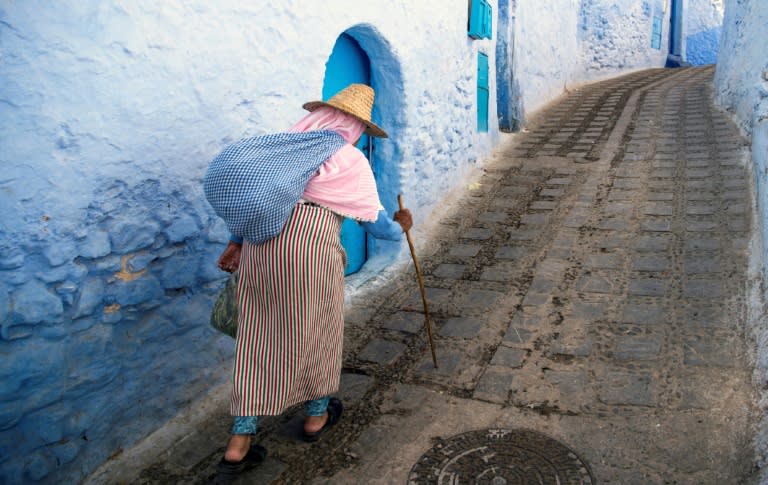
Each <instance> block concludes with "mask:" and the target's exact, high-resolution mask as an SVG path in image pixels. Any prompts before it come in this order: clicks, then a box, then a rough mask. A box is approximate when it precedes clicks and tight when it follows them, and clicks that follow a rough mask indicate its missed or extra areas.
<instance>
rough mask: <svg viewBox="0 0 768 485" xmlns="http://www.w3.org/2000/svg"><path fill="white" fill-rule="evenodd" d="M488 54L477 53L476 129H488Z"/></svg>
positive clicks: (483, 130) (484, 130) (481, 130)
mask: <svg viewBox="0 0 768 485" xmlns="http://www.w3.org/2000/svg"><path fill="white" fill-rule="evenodd" d="M489 93H490V89H489V88H488V56H487V55H485V54H483V53H482V52H478V54H477V131H480V132H487V131H488V101H489Z"/></svg>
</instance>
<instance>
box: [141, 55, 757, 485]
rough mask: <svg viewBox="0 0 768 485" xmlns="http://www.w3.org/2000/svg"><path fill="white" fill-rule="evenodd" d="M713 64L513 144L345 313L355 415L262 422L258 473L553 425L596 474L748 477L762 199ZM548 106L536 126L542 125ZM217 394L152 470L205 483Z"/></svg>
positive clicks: (147, 477) (345, 471)
mask: <svg viewBox="0 0 768 485" xmlns="http://www.w3.org/2000/svg"><path fill="white" fill-rule="evenodd" d="M712 74H713V69H712V68H704V69H699V68H697V69H692V68H690V69H678V70H664V69H656V70H648V71H642V72H637V73H633V74H630V75H628V76H623V77H620V78H615V79H611V80H608V81H604V82H600V83H595V84H592V85H589V86H586V87H584V88H582V89H579V90H576V91H574V92H572V93H570V94H569V95H567V96H565V97H563V98H562V99H560V100H558V102H556V103H554V104H553V105H552V106H550V107H549V108H547V109H546V110H544V111H543V112H542V113H540V115H539V117H538V118H537V120H534V122H533V123H532V125H531V127H529V128H528V130H527V132H524V133H520V134H518V135H515V136H514V137H513V140H512V141H510V143H508V144H506V145H504V146H502V147H501V148H500V149H499V151H498V153H497V154H496V156H495V157H494V160H493V161H492V162H491V163H490V164H489V165H488V166H487V167H486V170H485V173H484V175H483V177H482V179H481V180H480V181H479V182H480V184H479V185H475V186H473V187H475V188H474V190H469V191H468V192H467V194H466V196H465V197H463V198H462V199H461V201H460V202H459V203H458V204H457V207H456V210H455V211H454V212H452V213H451V214H450V215H449V216H447V217H446V218H445V219H444V220H442V221H441V222H440V229H439V231H438V232H439V233H438V234H437V235H436V236H435V239H434V241H433V242H432V244H434V245H435V247H436V248H437V249H435V250H434V251H432V252H431V253H430V255H429V257H427V258H426V259H424V260H423V261H420V262H421V266H422V270H423V272H424V273H425V278H426V285H427V295H428V300H429V304H430V310H431V313H432V321H433V323H434V326H435V340H436V344H437V356H438V363H439V367H438V368H437V369H435V368H433V366H432V361H431V354H430V352H429V349H428V347H427V340H426V338H425V335H424V330H423V314H422V313H421V311H422V303H421V298H420V296H419V293H418V290H417V287H416V284H415V281H414V274H413V272H412V271H411V272H409V273H408V274H404V275H402V276H401V277H399V278H398V279H397V281H394V282H393V283H392V284H391V285H388V286H386V287H385V288H384V289H383V290H381V291H378V292H376V294H372V295H368V296H367V297H366V299H365V301H355V302H354V305H353V306H352V307H350V308H348V311H347V319H346V320H347V323H346V329H345V346H346V347H345V362H344V368H345V372H344V374H343V376H342V388H341V390H340V395H341V396H342V398H343V399H344V400H345V402H346V404H347V410H346V414H345V417H344V419H343V420H342V421H341V422H340V423H339V424H338V425H337V426H336V427H335V428H334V429H333V430H332V431H331V432H330V433H328V434H327V435H326V436H324V437H323V439H322V440H321V441H320V442H319V443H316V444H313V445H308V444H305V443H301V442H299V441H297V439H296V437H297V434H298V430H299V428H300V426H301V419H302V418H301V415H300V413H299V412H298V410H293V411H292V412H289V413H287V414H286V415H285V416H283V417H279V418H269V419H265V420H264V425H263V427H262V430H261V431H260V433H259V436H258V439H259V441H260V442H262V444H264V445H265V446H267V448H268V449H269V450H270V457H269V459H268V460H267V462H266V463H265V464H264V465H263V466H261V467H259V468H257V469H255V470H253V471H250V472H248V473H247V474H245V475H244V476H243V477H242V479H241V480H240V481H239V482H240V483H316V484H324V483H328V484H335V483H382V484H384V483H399V484H402V483H408V479H409V472H410V470H411V467H413V465H414V464H415V463H416V462H417V460H418V459H419V457H420V456H421V455H422V454H424V453H426V452H427V451H428V450H429V449H430V448H431V447H432V444H433V442H434V441H433V440H435V439H437V438H447V437H450V436H452V435H455V434H458V433H461V432H467V431H472V430H476V429H483V428H525V429H531V430H536V431H538V432H541V433H543V434H546V435H548V436H551V437H553V438H555V439H557V440H559V441H560V442H562V443H564V444H565V445H567V446H568V447H569V448H571V449H572V450H574V451H576V453H578V454H579V456H580V457H581V458H582V459H583V461H585V462H586V463H588V464H589V466H590V467H591V471H592V473H593V475H594V477H595V480H596V483H611V484H656V483H658V484H662V483H679V484H684V483H685V484H687V483H691V484H693V483H696V484H709V483H711V484H716V483H717V484H723V483H734V484H736V483H749V480H750V476H751V474H752V473H753V472H754V464H753V463H754V459H753V458H754V457H753V452H752V443H751V440H752V437H753V435H754V425H755V423H756V412H757V411H756V406H755V401H756V395H755V393H754V389H753V388H752V384H751V381H750V372H751V371H750V368H749V364H748V359H747V356H748V354H749V351H750V350H749V349H750V346H751V344H750V343H749V342H747V341H746V339H745V337H744V333H745V332H744V319H745V304H746V302H745V295H746V288H745V285H746V278H745V275H746V273H747V264H748V244H749V241H750V238H751V232H750V230H751V227H750V225H751V220H752V205H753V204H752V202H751V198H750V175H749V169H748V167H747V166H746V165H745V162H744V153H745V150H747V147H746V146H745V141H744V140H743V139H742V138H741V137H740V135H739V133H738V131H737V129H736V127H735V126H734V125H733V124H732V123H731V122H730V121H729V119H728V118H727V117H726V116H725V115H724V114H723V113H721V112H720V111H719V110H718V109H716V108H715V107H713V104H712V101H711V93H710V82H711V78H712ZM539 120H540V121H539ZM228 425H229V418H228V417H227V416H226V412H225V409H222V410H217V411H216V412H215V413H214V415H213V416H212V417H211V419H210V420H209V421H208V426H207V427H206V428H205V429H199V430H197V431H195V432H191V433H189V436H187V437H186V438H185V439H184V440H183V441H182V442H180V443H179V444H178V445H177V446H176V447H175V448H173V449H171V450H169V451H168V452H167V454H166V455H167V456H163V457H160V458H162V459H161V460H160V461H158V462H157V463H154V464H143V465H144V470H143V472H142V473H141V477H140V478H139V479H138V480H137V482H138V483H205V482H206V480H207V478H208V477H209V476H210V474H211V472H212V470H213V467H214V465H215V462H216V461H217V460H218V459H219V457H220V455H221V453H222V450H223V445H224V443H225V440H226V428H227V426H228Z"/></svg>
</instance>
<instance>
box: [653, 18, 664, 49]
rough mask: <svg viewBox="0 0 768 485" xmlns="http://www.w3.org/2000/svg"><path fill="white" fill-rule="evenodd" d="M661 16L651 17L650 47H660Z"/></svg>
mask: <svg viewBox="0 0 768 485" xmlns="http://www.w3.org/2000/svg"><path fill="white" fill-rule="evenodd" d="M661 22H662V19H661V17H654V18H653V32H651V47H652V48H654V49H659V50H660V49H661Z"/></svg>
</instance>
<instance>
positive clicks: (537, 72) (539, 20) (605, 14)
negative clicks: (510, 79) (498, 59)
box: [513, 0, 670, 113]
mask: <svg viewBox="0 0 768 485" xmlns="http://www.w3.org/2000/svg"><path fill="white" fill-rule="evenodd" d="M668 2H669V0H517V1H516V2H513V3H514V4H515V8H513V12H514V14H515V15H516V19H515V26H516V30H515V34H514V43H515V48H514V57H515V59H514V61H513V62H514V71H515V75H516V76H517V79H518V80H519V84H520V88H519V96H520V99H521V101H520V104H521V105H522V106H521V111H522V112H523V113H530V112H532V111H535V110H537V109H539V108H541V107H542V106H543V105H544V104H546V103H547V102H549V101H551V100H552V98H554V97H556V96H558V95H560V94H562V93H563V92H564V91H565V89H566V88H570V87H578V86H579V85H581V84H584V83H585V82H589V81H594V80H598V79H604V78H608V77H612V76H616V75H619V74H623V73H627V72H629V71H633V70H638V69H645V68H649V67H663V66H664V62H665V60H666V57H667V53H668V39H669V15H670V12H669V7H668ZM655 16H660V17H661V18H662V19H663V22H662V25H663V30H662V41H661V48H660V49H653V48H651V33H652V21H653V18H654V17H655Z"/></svg>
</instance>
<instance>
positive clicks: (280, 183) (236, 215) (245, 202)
mask: <svg viewBox="0 0 768 485" xmlns="http://www.w3.org/2000/svg"><path fill="white" fill-rule="evenodd" d="M346 143H347V142H346V141H345V140H344V138H342V137H341V135H339V134H338V133H335V132H333V131H309V132H306V133H275V134H270V135H263V136H257V137H253V138H246V139H243V140H240V141H238V142H236V143H233V144H232V145H229V146H228V147H226V148H225V149H224V150H223V151H222V152H221V153H219V154H218V155H217V156H216V158H214V159H213V161H212V162H211V164H210V165H209V167H208V171H207V172H206V174H205V178H204V179H203V189H204V190H205V197H206V198H207V199H208V202H209V203H210V204H211V206H212V207H213V209H214V210H215V211H216V214H218V216H219V217H221V218H222V219H224V222H226V223H227V227H228V228H229V231H230V232H231V233H232V234H234V235H235V236H238V237H242V238H244V239H247V240H249V241H251V242H253V243H260V242H264V241H267V240H269V239H272V238H273V237H275V236H277V235H278V234H280V231H281V230H282V229H283V226H285V222H286V221H287V220H288V217H289V216H290V215H291V211H292V210H293V207H294V205H296V202H298V200H299V198H301V195H302V194H303V193H304V188H305V187H306V185H307V182H309V179H310V178H311V177H312V175H313V174H314V173H315V171H316V170H317V169H318V168H319V167H320V165H322V164H323V162H325V161H326V160H327V159H328V158H330V157H331V155H333V154H334V153H336V152H337V151H339V149H341V148H342V147H343V146H344V145H345V144H346Z"/></svg>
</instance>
